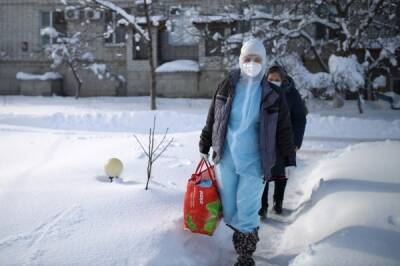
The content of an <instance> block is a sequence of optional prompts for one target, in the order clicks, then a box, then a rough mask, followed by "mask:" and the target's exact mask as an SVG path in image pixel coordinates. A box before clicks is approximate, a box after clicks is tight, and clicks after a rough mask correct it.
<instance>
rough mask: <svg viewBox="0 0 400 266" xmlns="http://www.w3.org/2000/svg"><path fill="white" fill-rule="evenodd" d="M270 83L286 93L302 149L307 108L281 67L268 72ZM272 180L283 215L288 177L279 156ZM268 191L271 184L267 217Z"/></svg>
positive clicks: (264, 199)
mask: <svg viewBox="0 0 400 266" xmlns="http://www.w3.org/2000/svg"><path fill="white" fill-rule="evenodd" d="M267 79H268V82H269V83H271V86H273V87H275V88H278V89H279V90H280V91H282V92H284V95H285V97H286V101H287V104H288V108H289V113H290V120H291V123H292V130H293V140H294V143H295V146H296V151H297V150H298V149H300V147H301V144H302V142H303V136H304V131H305V127H306V115H307V111H306V107H305V105H304V102H303V100H302V99H301V96H300V94H299V92H298V91H297V89H296V87H295V84H294V81H293V79H292V78H291V77H290V76H288V75H287V74H286V72H285V70H284V69H283V68H282V67H281V66H279V65H273V66H271V67H270V68H269V70H268V71H267ZM272 176H273V178H272V180H273V181H274V182H275V191H274V205H273V209H274V211H275V213H277V214H281V213H282V202H283V198H284V193H285V188H286V184H287V176H286V173H285V164H284V160H283V158H280V157H279V156H278V158H277V160H276V164H275V166H274V167H273V168H272ZM268 189H269V183H267V184H266V186H265V188H264V193H263V195H262V199H261V201H262V206H261V209H260V211H259V215H260V216H262V217H265V214H266V212H267V209H268Z"/></svg>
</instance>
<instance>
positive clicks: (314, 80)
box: [277, 54, 333, 94]
mask: <svg viewBox="0 0 400 266" xmlns="http://www.w3.org/2000/svg"><path fill="white" fill-rule="evenodd" d="M277 61H278V62H279V63H280V64H281V65H283V66H284V68H285V70H286V72H287V73H288V74H289V76H291V77H292V78H293V80H294V81H295V83H296V87H297V89H299V90H300V92H301V93H302V94H306V93H307V91H310V90H313V89H317V90H325V91H326V93H330V92H333V84H332V78H331V75H330V74H329V73H325V72H320V73H311V72H310V71H308V69H307V68H306V67H305V66H304V65H303V63H302V62H301V60H300V58H299V57H298V56H297V55H294V54H290V55H287V56H284V57H280V58H279V59H277Z"/></svg>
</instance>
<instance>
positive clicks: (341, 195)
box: [0, 96, 400, 265]
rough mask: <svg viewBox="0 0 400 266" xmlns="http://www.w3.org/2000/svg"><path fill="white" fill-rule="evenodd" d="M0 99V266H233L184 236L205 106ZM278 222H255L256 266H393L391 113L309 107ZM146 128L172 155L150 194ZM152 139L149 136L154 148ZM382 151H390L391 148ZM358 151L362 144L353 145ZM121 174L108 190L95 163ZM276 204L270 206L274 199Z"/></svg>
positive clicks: (201, 239)
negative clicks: (118, 163)
mask: <svg viewBox="0 0 400 266" xmlns="http://www.w3.org/2000/svg"><path fill="white" fill-rule="evenodd" d="M148 102H149V99H148V98H147V97H134V98H130V97H128V98H107V97H105V98H85V99H79V100H75V99H73V98H61V97H53V98H46V97H22V96H13V97H11V96H4V97H0V147H1V149H0V213H1V215H0V265H24V264H27V265H32V264H40V265H231V264H232V263H233V261H234V259H235V253H234V250H233V247H232V244H231V231H230V230H229V229H227V228H226V227H225V226H224V225H223V223H221V225H220V226H219V227H218V229H217V232H216V233H215V235H214V236H213V237H207V236H201V235H193V234H191V233H189V232H185V231H183V229H182V227H183V226H182V199H183V193H184V191H185V186H186V180H187V179H188V177H189V176H190V174H191V173H192V172H193V170H194V168H195V166H196V164H197V162H198V148H197V145H198V137H199V134H200V130H201V128H202V126H203V123H204V121H205V118H206V113H207V109H208V105H209V100H192V99H158V107H159V110H157V111H153V112H152V111H147V110H148V108H147V106H148ZM310 111H311V113H310V114H309V116H308V125H307V131H306V139H305V142H304V146H303V148H302V150H301V151H300V152H299V154H298V164H299V166H298V168H297V169H295V170H291V172H290V180H289V183H288V188H287V193H286V199H285V202H284V207H285V209H284V213H283V215H282V216H276V215H272V214H270V215H269V219H267V220H266V221H264V222H263V224H262V227H261V231H260V236H261V241H260V244H259V248H258V250H257V252H256V258H257V263H258V265H266V264H268V265H288V264H292V265H399V264H400V255H399V252H398V247H399V246H400V173H399V167H398V165H397V163H398V158H400V141H399V140H400V112H398V111H392V110H390V109H389V107H388V106H386V105H384V104H382V103H367V104H366V106H365V114H363V115H359V114H358V113H357V108H356V106H355V103H353V102H348V103H346V105H345V106H344V108H343V109H332V108H330V107H329V106H327V105H326V104H325V103H321V102H313V103H311V104H310ZM153 115H156V116H157V127H158V129H159V130H160V133H161V132H163V131H164V130H165V128H166V127H169V128H170V132H171V133H170V134H169V136H170V137H173V138H174V142H173V143H172V146H171V147H170V148H169V149H168V150H167V152H166V153H165V155H164V156H162V157H161V158H160V159H159V160H158V161H157V162H156V164H155V166H154V173H153V176H154V177H153V180H152V181H151V183H150V190H148V191H145V190H144V187H145V181H146V180H145V179H146V178H145V176H146V158H145V155H144V154H143V153H142V151H141V150H140V148H139V146H138V144H137V143H136V141H135V139H134V136H133V134H137V136H138V137H139V138H140V139H141V140H143V141H146V139H147V136H146V132H147V131H148V128H149V127H150V125H151V123H152V120H153ZM160 137H161V136H160V135H159V136H157V138H158V139H160ZM388 139H391V140H388ZM359 142H362V143H359ZM111 157H118V158H120V159H121V160H122V161H123V163H124V171H123V173H122V175H121V178H120V179H119V180H116V182H114V183H109V181H108V179H107V177H106V176H105V174H104V172H103V165H104V162H105V161H106V160H107V159H109V158H111ZM270 196H271V195H270Z"/></svg>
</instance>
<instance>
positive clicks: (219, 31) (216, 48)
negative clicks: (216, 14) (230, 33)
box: [206, 23, 225, 56]
mask: <svg viewBox="0 0 400 266" xmlns="http://www.w3.org/2000/svg"><path fill="white" fill-rule="evenodd" d="M206 33H207V34H206V56H221V55H222V40H223V38H224V36H225V27H224V26H223V25H222V24H215V23H211V24H207V28H206Z"/></svg>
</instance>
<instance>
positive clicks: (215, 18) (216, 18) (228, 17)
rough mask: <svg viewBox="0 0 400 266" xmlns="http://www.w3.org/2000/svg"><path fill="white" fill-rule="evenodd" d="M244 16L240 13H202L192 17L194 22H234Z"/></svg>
mask: <svg viewBox="0 0 400 266" xmlns="http://www.w3.org/2000/svg"><path fill="white" fill-rule="evenodd" d="M241 19H242V16H240V15H238V14H221V15H200V16H196V17H194V18H193V19H192V22H193V23H211V22H220V23H232V22H234V21H237V20H241Z"/></svg>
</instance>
